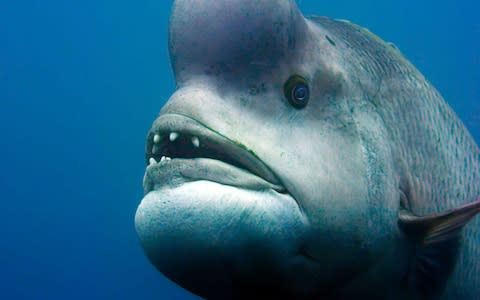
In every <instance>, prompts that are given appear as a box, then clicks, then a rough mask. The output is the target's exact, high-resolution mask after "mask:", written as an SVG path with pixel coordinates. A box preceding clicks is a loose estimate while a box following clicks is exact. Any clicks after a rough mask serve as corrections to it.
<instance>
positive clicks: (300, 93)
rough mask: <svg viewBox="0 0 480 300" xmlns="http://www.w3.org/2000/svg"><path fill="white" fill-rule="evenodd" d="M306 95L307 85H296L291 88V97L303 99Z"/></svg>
mask: <svg viewBox="0 0 480 300" xmlns="http://www.w3.org/2000/svg"><path fill="white" fill-rule="evenodd" d="M306 96H307V87H306V86H304V85H298V86H296V87H295V89H294V90H293V97H294V98H295V100H298V101H303V100H305V97H306Z"/></svg>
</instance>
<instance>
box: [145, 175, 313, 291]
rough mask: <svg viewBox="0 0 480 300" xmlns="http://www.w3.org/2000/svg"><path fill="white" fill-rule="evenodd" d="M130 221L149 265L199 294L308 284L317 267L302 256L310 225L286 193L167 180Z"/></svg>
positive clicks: (302, 287)
mask: <svg viewBox="0 0 480 300" xmlns="http://www.w3.org/2000/svg"><path fill="white" fill-rule="evenodd" d="M135 226H136V230H137V233H138V236H139V237H140V241H141V243H142V246H143V248H144V251H145V253H146V255H147V257H148V258H149V260H150V261H151V262H152V264H153V265H154V266H155V267H156V268H157V269H158V270H159V271H160V272H162V273H163V274H164V275H165V276H167V277H168V278H169V279H171V280H173V281H175V282H176V283H178V284H180V285H181V286H182V287H184V288H186V289H188V290H190V291H192V292H193V293H195V294H198V295H200V296H202V297H206V298H219V297H220V298H223V297H227V298H228V297H231V296H232V295H235V294H238V293H243V294H248V293H250V292H252V293H254V292H261V291H263V292H264V293H272V292H278V291H281V290H285V292H286V293H291V294H292V295H293V294H296V295H299V294H300V293H299V292H298V291H303V292H301V293H305V292H308V290H309V289H313V286H314V285H313V282H311V279H309V278H306V277H305V276H304V275H305V274H310V272H307V271H308V270H310V269H312V268H316V267H319V266H316V264H315V262H313V261H312V260H310V259H309V258H308V257H306V256H305V255H303V254H302V236H303V235H304V233H305V231H306V228H307V227H306V224H305V219H304V217H303V216H302V214H301V212H300V210H299V209H298V206H297V205H296V203H295V201H293V199H292V198H291V197H290V196H289V195H288V194H281V193H278V192H276V191H274V190H273V189H269V190H249V189H245V188H239V187H235V186H229V185H224V184H220V183H217V182H213V181H208V180H196V181H191V182H185V183H182V184H180V185H178V186H168V185H165V186H162V187H160V188H159V189H156V190H152V191H150V192H148V193H147V194H146V195H145V197H144V199H143V200H142V202H141V204H140V206H139V208H138V210H137V213H136V216H135ZM262 273H264V275H265V276H258V275H259V274H262ZM309 281H310V282H309ZM287 282H288V287H289V288H288V289H286V288H285V286H283V287H282V283H287ZM309 285H310V287H309ZM292 286H293V290H297V291H295V292H293V291H292ZM246 287H247V288H246Z"/></svg>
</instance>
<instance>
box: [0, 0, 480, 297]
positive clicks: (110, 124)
mask: <svg viewBox="0 0 480 300" xmlns="http://www.w3.org/2000/svg"><path fill="white" fill-rule="evenodd" d="M297 2H298V4H299V6H300V7H301V9H302V11H303V12H304V14H306V15H326V16H330V17H334V18H341V19H348V20H351V21H353V22H355V23H357V24H360V25H362V26H364V27H367V28H369V29H370V30H371V31H372V32H374V33H376V34H377V35H379V36H380V37H381V38H383V39H385V40H387V41H391V42H393V43H395V44H396V45H397V47H398V48H399V49H400V50H401V51H402V52H403V53H404V54H405V55H406V57H407V58H408V59H409V60H411V61H412V63H413V64H414V65H415V66H416V67H417V68H419V69H420V71H421V72H422V73H423V74H424V75H425V76H426V77H427V78H428V79H429V80H430V81H431V82H432V83H433V85H434V86H435V87H436V88H437V89H438V90H439V91H440V92H441V94H442V95H443V96H444V98H445V99H446V100H447V102H448V103H449V104H450V105H451V106H452V107H453V109H454V110H455V111H456V113H457V114H458V115H459V116H460V118H461V119H462V120H463V121H464V122H465V124H466V126H467V127H468V128H469V130H470V132H471V133H472V134H473V136H474V137H475V139H476V141H477V142H479V141H480V19H479V18H478V12H479V7H480V3H479V2H478V1H474V0H459V1H453V0H451V1H441V0H440V1H439V0H437V1H434V0H424V1H421V0H404V1H380V0H378V1H374V0H370V1H368V0H365V1H358V0H350V1H347V0H337V1H326V0H325V1H323V0H299V1H297ZM171 4H172V1H166V0H155V1H153V0H145V1H119V0H117V1H113V0H83V1H60V0H42V1H40V0H15V1H8V0H3V1H0V299H198V298H197V297H195V296H192V295H190V294H189V293H187V292H185V291H183V290H182V289H180V288H179V287H177V286H175V285H174V284H173V283H171V282H169V281H168V280H167V279H165V278H164V277H163V276H162V275H161V274H160V273H158V272H157V271H156V270H155V269H154V267H153V266H152V265H150V263H149V262H148V261H147V259H146V257H145V256H144V255H143V252H142V249H141V247H140V244H139V241H138V239H137V236H136V233H135V229H134V214H135V211H136V208H137V205H138V204H139V202H140V200H141V198H142V195H143V193H142V178H143V172H144V169H145V161H144V143H145V137H146V133H147V130H148V129H149V127H150V125H151V123H152V122H153V120H154V118H155V117H156V115H157V113H158V111H159V109H160V108H161V106H162V105H163V104H164V103H165V101H166V100H167V99H168V97H169V95H170V94H171V93H172V92H173V91H174V89H175V83H174V79H173V75H172V72H171V70H170V63H169V58H168V51H167V26H168V17H169V14H170V6H171Z"/></svg>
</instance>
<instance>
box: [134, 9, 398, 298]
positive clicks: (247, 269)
mask: <svg viewBox="0 0 480 300" xmlns="http://www.w3.org/2000/svg"><path fill="white" fill-rule="evenodd" d="M169 33H170V35H169V49H170V56H171V61H172V67H173V70H174V74H175V78H176V83H177V90H176V91H175V93H174V94H173V95H172V96H171V97H170V99H169V100H168V102H167V103H166V105H165V106H164V107H163V108H162V110H161V112H160V114H159V116H158V118H157V119H156V120H155V122H154V124H153V126H152V128H151V130H150V132H149V134H148V137H147V149H146V159H147V162H148V163H147V164H148V167H147V170H146V173H145V179H144V187H145V197H144V199H143V200H142V202H141V204H140V206H139V208H138V210H137V213H136V218H135V225H136V229H137V232H138V235H139V237H140V240H141V243H142V246H143V247H144V250H145V253H146V255H147V257H148V258H149V259H150V261H151V262H152V263H153V264H154V265H155V266H156V267H157V268H158V270H159V271H161V272H162V273H163V274H164V275H166V276H167V277H168V278H170V279H171V280H173V281H174V282H176V283H178V284H180V285H181V286H182V287H184V288H186V289H188V290H190V291H192V292H194V293H196V294H198V295H200V296H202V297H207V298H227V297H231V296H232V295H235V296H236V297H241V296H245V297H251V296H252V295H257V296H258V295H264V296H265V297H267V298H268V297H270V296H272V297H274V296H277V297H278V296H282V295H283V296H285V295H289V296H290V297H294V298H302V297H307V298H308V297H312V295H318V294H319V293H320V294H321V293H324V294H326V293H328V292H329V291H331V290H333V289H335V288H337V287H339V286H342V285H343V284H347V282H349V281H351V280H352V278H354V277H355V276H356V275H357V274H361V273H362V272H364V271H365V270H366V269H368V268H370V267H371V266H372V265H374V264H375V263H377V262H378V261H379V258H380V257H381V256H382V255H383V254H384V253H385V251H387V250H388V249H390V247H392V244H393V243H394V239H395V237H396V234H397V225H396V220H397V219H396V214H397V212H398V191H397V186H396V181H395V179H394V177H395V176H393V175H394V174H393V163H392V160H393V159H392V153H391V145H390V144H389V143H388V133H387V130H386V129H385V126H384V125H383V124H382V120H381V118H380V117H378V115H377V114H375V113H374V111H373V110H374V108H372V107H371V105H369V104H368V101H366V100H364V99H362V97H360V96H359V95H363V92H362V91H363V90H361V88H362V87H360V86H358V85H356V84H355V83H354V80H351V78H350V75H349V74H348V62H345V61H344V60H343V58H342V55H341V53H340V51H339V50H338V49H337V48H335V47H334V46H333V45H332V41H331V40H329V39H331V38H329V39H326V38H325V34H324V32H322V31H321V29H319V28H318V27H317V26H314V25H313V24H311V22H310V21H308V20H307V19H306V18H304V17H303V15H302V14H301V13H300V11H299V9H298V8H297V6H296V4H295V2H294V1H287V0H284V1H280V0H277V1H253V0H249V1H245V0H243V1H240V0H229V1H213V0H212V1H197V0H196V1H194V0H177V1H175V3H174V5H173V12H172V16H171V19H170V32H169ZM351 63H354V62H351Z"/></svg>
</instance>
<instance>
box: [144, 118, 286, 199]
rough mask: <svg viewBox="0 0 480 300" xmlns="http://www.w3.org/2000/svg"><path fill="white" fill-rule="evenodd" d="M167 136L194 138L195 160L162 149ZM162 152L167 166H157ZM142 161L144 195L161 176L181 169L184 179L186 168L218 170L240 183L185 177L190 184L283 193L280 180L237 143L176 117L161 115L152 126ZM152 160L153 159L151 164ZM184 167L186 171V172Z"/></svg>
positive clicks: (246, 148) (186, 119)
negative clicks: (207, 183)
mask: <svg viewBox="0 0 480 300" xmlns="http://www.w3.org/2000/svg"><path fill="white" fill-rule="evenodd" d="M171 133H175V134H176V135H178V136H181V137H186V138H187V139H188V138H196V139H197V141H198V142H199V145H200V146H199V147H198V149H196V150H197V151H198V156H197V155H192V157H184V156H182V155H180V154H179V155H178V156H177V155H176V154H178V153H175V151H172V150H170V151H167V150H165V149H162V148H166V144H168V140H169V137H170V134H171ZM165 151H167V152H168V154H167V156H171V158H172V159H171V160H169V161H168V162H164V161H163V160H162V162H161V163H160V157H162V156H163V155H164V154H162V153H165ZM179 151H180V152H182V151H181V150H179ZM145 158H146V160H147V165H148V167H147V171H146V173H145V181H144V186H145V193H148V192H150V191H151V190H153V189H155V184H156V183H158V182H157V181H159V180H160V179H161V178H162V172H169V171H171V170H172V169H175V170H177V171H178V170H180V169H182V170H181V171H182V172H183V174H182V175H185V172H186V173H188V172H189V170H188V168H190V169H195V170H199V169H201V168H204V169H205V168H220V169H223V170H224V171H225V170H227V171H229V172H231V173H235V174H236V175H238V176H233V177H235V178H241V179H243V180H241V179H239V180H237V182H235V180H232V178H212V177H209V176H206V178H201V177H199V176H198V174H197V175H196V176H188V177H189V178H190V180H202V179H204V180H210V181H215V182H218V183H221V184H226V185H232V186H239V187H244V188H254V187H257V188H258V187H263V188H268V189H273V190H275V191H277V192H279V193H286V189H285V187H284V186H283V184H282V183H281V181H280V179H279V178H278V177H277V176H276V175H275V173H274V172H273V171H272V170H271V169H270V168H269V167H268V165H266V164H265V163H264V162H263V161H262V160H261V159H260V158H259V157H258V156H257V155H256V154H255V153H254V152H253V151H252V150H251V149H249V148H248V147H246V146H245V145H243V144H241V143H240V142H236V141H233V140H231V139H229V138H228V137H226V136H224V135H222V134H220V133H219V132H217V131H215V130H213V129H212V128H209V127H208V126H206V125H205V124H203V123H201V122H199V121H197V120H195V119H193V118H191V117H189V116H186V115H183V114H179V113H168V114H164V115H161V116H160V117H159V118H158V119H157V120H156V121H155V122H154V123H153V126H152V128H151V130H150V132H149V134H148V137H147V145H146V154H145ZM152 158H154V159H155V161H154V163H153V164H152ZM155 162H158V163H155ZM174 164H176V165H178V164H183V167H178V166H177V167H176V168H173V167H172V165H174ZM185 165H187V166H188V167H187V168H186V167H185ZM200 173H201V172H200ZM207 173H209V174H212V172H206V173H205V172H204V174H207ZM213 173H214V172H213ZM184 177H185V176H184ZM252 181H256V184H252ZM246 182H248V183H246Z"/></svg>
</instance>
